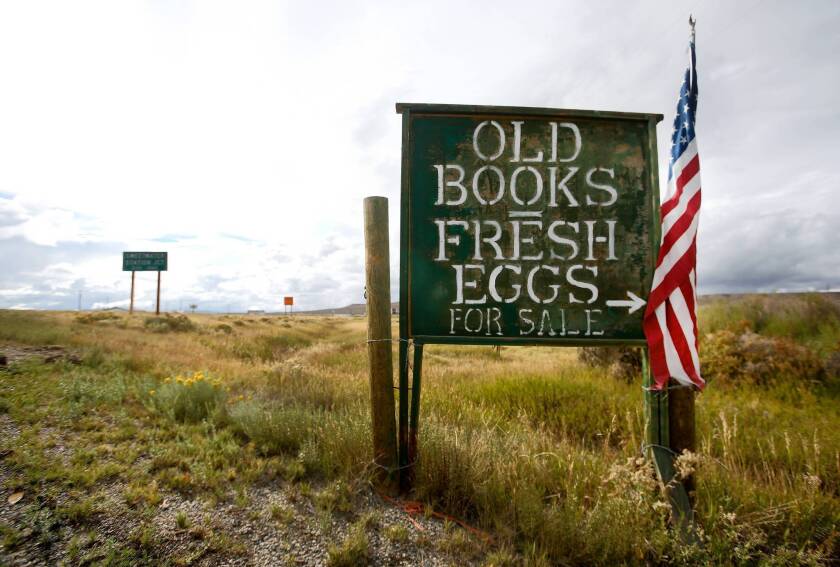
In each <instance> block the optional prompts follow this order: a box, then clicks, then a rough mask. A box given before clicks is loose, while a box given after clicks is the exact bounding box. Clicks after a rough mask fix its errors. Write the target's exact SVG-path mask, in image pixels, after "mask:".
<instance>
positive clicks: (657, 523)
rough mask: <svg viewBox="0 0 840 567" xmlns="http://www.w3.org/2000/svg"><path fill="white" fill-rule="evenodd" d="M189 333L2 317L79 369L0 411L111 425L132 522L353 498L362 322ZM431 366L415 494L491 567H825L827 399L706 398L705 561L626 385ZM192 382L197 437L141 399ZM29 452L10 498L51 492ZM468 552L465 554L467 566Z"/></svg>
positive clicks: (360, 430) (354, 552) (361, 425)
mask: <svg viewBox="0 0 840 567" xmlns="http://www.w3.org/2000/svg"><path fill="white" fill-rule="evenodd" d="M707 309H710V311H709V313H710V315H709V317H710V320H713V323H714V324H713V325H710V324H706V325H705V326H706V328H709V327H714V328H713V329H711V330H715V331H721V330H726V329H729V326H727V325H729V323H726V324H724V323H721V322H720V321H722V319H721V317H722V316H721V315H720V311H719V310H718V311H715V309H718V308H717V307H711V308H707ZM744 309H745V310H746V311H748V310H749V309H752V308H751V307H750V308H744ZM808 309H810V307H809V308H807V309H805V308H803V309H798V308H796V309H793V308H792V309H791V310H789V311H790V312H793V313H800V312H801V313H806V314H807V313H811V311H809V310H808ZM730 311H731V309H730ZM704 313H705V312H704ZM703 317H704V315H703V314H701V321H702V320H703ZM715 317H717V319H714V318H715ZM821 317H822V319H825V318H826V317H825V316H824V314H823V315H822V316H821ZM189 319H190V323H191V325H192V326H193V328H192V329H191V330H187V331H185V332H156V331H159V329H150V328H147V327H146V326H145V325H144V323H143V318H142V317H134V318H129V317H127V316H125V315H120V316H118V317H117V318H101V319H97V318H92V317H87V318H85V319H83V320H79V319H78V318H77V317H76V316H74V315H72V314H67V313H50V314H40V313H37V314H36V313H31V314H19V313H11V312H0V341H2V340H7V341H8V340H14V341H18V342H29V343H36V344H37V343H44V342H58V343H62V344H69V345H72V346H74V347H76V348H78V349H80V350H82V351H83V352H84V353H85V356H84V360H85V362H84V364H83V365H82V366H81V367H80V368H63V367H62V368H57V367H47V366H43V365H40V366H39V365H34V366H31V367H25V368H24V367H21V368H20V369H18V372H19V373H18V374H15V375H13V376H12V377H11V381H10V382H9V381H7V382H6V384H18V385H22V384H23V383H24V377H25V383H26V384H27V388H26V390H23V389H22V388H15V389H10V387H8V386H3V388H2V389H0V403H3V404H5V405H4V406H3V407H6V408H8V411H9V412H10V414H11V416H12V417H13V418H14V419H15V420H18V421H20V422H21V423H23V424H24V426H25V427H26V426H29V427H40V426H42V424H41V423H40V422H39V421H38V419H39V418H46V419H47V422H51V423H52V424H53V426H54V427H55V428H57V429H61V428H62V427H63V428H74V429H79V428H82V429H83V426H84V424H85V421H84V420H85V419H89V420H93V421H94V422H95V419H100V418H107V419H109V420H111V421H112V422H116V423H117V424H118V425H117V426H116V427H114V428H113V431H110V432H109V433H108V443H109V444H111V445H113V446H115V447H116V448H117V449H118V450H122V451H125V455H123V457H124V458H122V460H117V461H118V462H119V463H121V465H120V466H121V467H122V468H121V469H120V470H121V471H123V472H122V474H124V475H126V476H127V477H128V479H129V480H130V482H131V483H132V484H131V486H133V487H135V488H133V489H132V491H131V492H129V493H127V494H126V498H129V499H130V501H131V502H132V503H137V505H138V506H142V505H150V506H153V505H155V504H154V501H155V499H154V498H152V497H150V496H148V495H146V494H144V493H143V492H142V491H140V490H139V488H137V487H142V486H148V485H151V483H153V482H154V483H155V484H154V486H155V487H157V486H160V487H161V488H166V489H175V490H179V491H183V492H186V493H202V492H206V493H209V494H214V495H216V496H217V497H221V495H222V494H223V491H222V490H221V487H222V486H225V487H227V486H230V484H231V483H233V484H234V485H236V484H237V483H239V484H242V485H246V484H249V483H253V482H261V481H265V480H266V479H271V478H274V477H280V478H285V479H289V480H295V481H298V480H301V479H315V480H328V481H333V480H336V479H344V482H345V483H349V484H354V485H355V484H356V483H358V479H359V478H360V477H361V478H366V475H368V474H369V473H370V466H369V462H370V447H369V438H370V432H369V414H368V408H367V400H368V393H367V355H366V347H365V341H364V337H365V321H364V319H359V318H314V317H294V318H280V317H276V318H268V317H261V318H257V317H230V316H221V317H216V316H209V315H192V316H190V317H189ZM727 321H729V320H727ZM740 321H741V320H740V319H738V321H736V323H732V324H738V325H740V324H741V323H740ZM762 324H764V325H765V326H764V327H763V329H765V330H766V329H768V328H769V329H775V330H774V331H773V333H770V334H772V335H773V336H776V334H777V333H778V329H781V328H784V325H783V324H782V323H778V322H777V323H772V322H771V321H768V320H766V318H765V320H763V323H762ZM832 324H833V323H831V322H830V321H829V323H826V324H824V325H823V326H822V327H820V330H819V337H820V338H819V340H817V341H816V342H815V340H814V339H813V338H812V337H808V336H805V337H803V336H799V335H796V336H795V337H794V338H796V340H797V341H799V342H800V343H801V344H802V345H803V348H811V347H813V345H823V344H825V342H826V341H827V340H828V339H826V338H825V337H827V336H829V335H828V334H827V333H829V332H830V328H831V325H832ZM223 326H224V327H223ZM754 326H755V324H754V323H753V324H752V326H751V327H750V328H751V329H752V330H754V331H756V332H759V331H761V329H755V328H753V327H754ZM801 327H802V325H799V324H797V326H796V328H797V329H800V328H801ZM826 328H828V329H829V331H826V330H825V329H826ZM797 332H799V331H797ZM395 336H396V333H395ZM808 345H810V346H808ZM814 348H816V347H814ZM820 348H822V347H820ZM426 352H427V356H426V360H425V362H424V392H423V400H422V419H421V430H420V450H421V458H422V463H421V465H420V467H419V468H418V471H417V484H416V491H415V494H414V497H415V498H418V499H420V500H423V501H424V502H425V503H426V504H427V505H429V506H431V507H432V508H433V509H435V510H439V511H442V512H444V513H447V514H451V515H454V516H456V517H458V518H462V519H465V520H467V521H469V522H471V523H472V524H474V525H476V526H477V527H479V528H481V529H484V530H487V531H489V532H491V533H492V534H493V535H494V537H495V541H496V544H497V545H498V546H499V547H498V550H497V552H496V554H495V555H493V556H491V559H492V561H493V562H499V563H506V562H508V561H509V560H510V553H511V550H515V551H516V552H517V553H518V554H519V555H520V556H521V557H522V558H524V559H525V560H526V561H528V562H530V563H532V564H551V563H566V564H578V563H599V564H606V563H609V564H613V563H628V562H629V563H634V562H650V563H660V562H663V563H704V562H705V563H719V562H732V563H742V562H744V563H756V562H758V563H760V562H776V563H783V564H784V563H791V562H814V563H820V562H827V561H830V560H831V559H832V558H835V559H836V558H837V554H838V547H837V546H838V535H837V534H838V526H839V525H840V453H838V451H840V404H838V401H840V393H838V389H837V388H836V387H835V385H833V383H824V384H822V385H821V386H820V387H818V388H815V387H813V386H810V387H807V388H806V387H802V385H800V384H798V383H797V382H796V380H795V377H785V380H783V381H781V383H779V384H775V385H774V386H773V387H769V388H755V387H747V386H746V385H740V384H737V383H735V384H730V385H729V386H728V387H727V388H716V387H715V386H714V384H713V385H712V386H710V387H709V389H708V390H707V392H706V393H704V394H703V395H702V396H700V397H699V399H698V403H697V413H698V416H697V421H698V433H699V453H698V455H697V456H696V457H695V458H693V459H692V460H691V462H686V463H684V465H685V466H686V467H688V466H690V467H693V468H696V470H697V480H698V484H697V497H696V498H697V500H696V501H697V511H698V516H699V521H700V524H701V526H702V528H703V532H702V543H703V545H702V546H698V547H689V548H686V547H683V546H680V545H679V544H678V543H677V541H676V540H675V538H674V537H672V535H671V534H670V533H669V530H668V528H667V507H666V506H664V504H663V503H662V496H661V494H660V492H659V490H658V488H657V487H656V485H655V483H654V482H653V477H652V474H651V471H650V468H649V466H648V465H647V463H645V462H644V461H643V460H640V459H638V455H639V449H640V446H641V443H642V431H643V425H644V423H643V415H642V395H641V391H640V388H639V386H640V384H639V383H638V381H637V382H636V383H631V384H628V383H625V382H621V381H616V380H611V379H608V378H606V377H604V376H601V375H600V374H599V371H598V370H595V369H591V368H588V367H586V366H584V365H582V364H581V363H580V362H578V360H577V356H576V353H575V351H574V350H573V349H547V348H533V347H523V348H506V349H503V350H502V352H501V354H500V355H499V354H498V353H496V352H494V351H492V350H491V349H490V348H486V347H444V346H429V347H427V348H426ZM818 352H819V353H820V355H821V356H822V355H824V353H823V351H818ZM197 371H201V372H203V373H205V374H206V375H209V376H212V377H213V378H216V379H219V380H220V381H221V388H223V389H224V392H225V397H226V401H225V400H219V401H218V402H217V403H216V405H218V406H219V408H221V411H212V412H210V411H208V412H206V413H205V414H203V415H202V416H201V418H204V420H203V421H201V418H199V419H198V420H178V419H171V418H170V417H168V415H167V412H165V411H156V407H155V405H154V403H153V402H152V401H151V399H150V397H151V396H152V395H150V394H149V390H156V394H155V395H157V394H158V393H159V392H160V388H162V387H164V386H165V385H166V383H165V379H166V378H169V377H172V376H175V375H178V374H181V373H189V374H190V375H192V373H194V372H197ZM18 380H19V382H16V381H18ZM68 393H69V394H70V395H68ZM48 412H51V414H50V415H49V416H47V414H48ZM63 416H67V417H66V418H65V417H63ZM70 416H75V419H76V420H77V421H76V423H74V424H72V425H71V424H70V421H69V420H70V419H71V417H70ZM80 416H81V417H82V421H79V417H80ZM120 416H126V419H125V422H124V424H123V425H119V424H121V423H123V421H121V419H122V418H121V417H120ZM138 420H139V422H140V423H142V424H144V425H143V426H142V428H138V426H137V425H136V423H137V421H138ZM181 421H184V423H182V422H181ZM192 421H195V422H192ZM132 423H133V424H134V425H133V426H132V425H131V424H132ZM131 427H133V429H131ZM122 428H125V430H122ZM121 430H122V433H121V434H120V431H121ZM100 437H101V436H100ZM100 437H97V436H95V435H92V434H89V433H83V434H79V435H77V437H76V439H75V441H74V442H76V443H78V445H79V447H80V448H84V447H86V446H88V445H89V444H91V443H93V444H94V445H95V443H101V442H102V440H101V438H100ZM121 438H124V440H123V441H120V439H121ZM31 439H32V443H31V446H29V445H27V447H28V448H27V449H26V450H25V451H23V450H21V451H18V452H17V453H15V456H14V458H13V461H14V464H15V466H19V467H20V470H21V471H24V472H22V473H21V475H20V478H19V480H18V482H20V483H21V484H25V483H27V482H41V481H43V480H44V477H45V476H47V475H49V474H50V473H49V471H50V470H51V467H52V466H54V465H51V464H50V463H49V462H48V460H46V457H44V456H43V451H42V449H43V448H42V447H40V445H39V444H38V443H39V442H36V441H35V439H37V435H36V436H33V437H31ZM129 440H130V441H129ZM86 444H88V445H86ZM131 447H133V449H131ZM0 448H2V447H0ZM132 450H133V451H134V453H131V451H132ZM39 451H40V452H39ZM138 452H143V453H147V454H150V455H151V466H150V467H148V469H139V468H137V467H135V466H134V465H133V463H134V461H133V460H132V458H136V455H137V453H138ZM26 471H29V472H26ZM45 471H46V472H45ZM56 474H58V473H56ZM99 474H100V475H104V476H105V478H107V474H112V473H110V472H109V471H107V470H106V471H99ZM79 476H80V478H79V479H78V480H79V482H83V483H84V482H87V483H88V484H89V485H90V483H93V484H96V483H97V482H100V480H99V478H98V477H97V478H86V477H84V475H82V473H81V472H80V473H79ZM349 484H345V485H344V486H348V485H349ZM318 494H319V495H320V494H321V493H318ZM319 498H321V496H319ZM322 499H323V498H322ZM363 536H364V531H363V530H362V531H358V532H354V533H353V536H352V537H349V538H348V540H347V542H345V543H344V545H343V546H340V547H336V548H335V549H333V550H332V552H331V561H332V562H333V563H334V564H342V562H343V561H344V560H345V559H346V560H352V559H353V558H355V557H364V556H365V552H366V548H367V547H366V541H365V540H364V537H363ZM459 537H460V536H459ZM453 546H454V544H453ZM455 547H457V546H455ZM467 547H470V550H469V551H468V552H466V551H465V552H464V554H465V557H466V556H471V554H472V553H473V552H474V548H473V547H472V546H467Z"/></svg>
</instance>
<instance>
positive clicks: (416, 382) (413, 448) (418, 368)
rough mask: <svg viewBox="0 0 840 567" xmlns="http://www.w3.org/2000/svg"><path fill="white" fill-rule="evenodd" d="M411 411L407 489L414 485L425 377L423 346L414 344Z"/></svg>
mask: <svg viewBox="0 0 840 567" xmlns="http://www.w3.org/2000/svg"><path fill="white" fill-rule="evenodd" d="M411 370H412V374H411V410H410V414H409V418H408V419H409V421H408V464H409V468H408V469H407V472H408V474H407V475H406V477H407V478H408V481H407V483H406V484H407V486H406V487H405V488H406V489H410V488H411V486H412V485H413V484H414V465H415V464H416V463H417V430H418V428H419V425H418V424H419V423H420V377H421V376H422V375H423V344H422V343H414V363H413V364H412V366H411Z"/></svg>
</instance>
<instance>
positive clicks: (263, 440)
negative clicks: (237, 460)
mask: <svg viewBox="0 0 840 567" xmlns="http://www.w3.org/2000/svg"><path fill="white" fill-rule="evenodd" d="M316 417H317V416H316V415H315V414H313V413H312V412H310V411H306V410H305V409H303V408H299V407H275V408H266V407H263V406H261V405H259V404H257V403H255V402H251V401H247V402H240V403H238V404H236V405H234V406H233V407H232V408H231V409H230V412H229V419H230V423H231V426H232V428H233V430H234V432H235V433H236V434H237V435H239V436H240V437H243V438H245V439H247V440H248V441H251V442H252V443H253V444H254V446H255V447H256V449H257V451H258V452H259V453H260V454H262V455H266V456H269V455H290V454H296V453H297V452H298V451H299V450H300V448H301V445H302V444H303V442H304V441H305V440H306V439H307V438H308V437H309V436H310V432H311V431H312V429H313V427H314V425H315V419H316Z"/></svg>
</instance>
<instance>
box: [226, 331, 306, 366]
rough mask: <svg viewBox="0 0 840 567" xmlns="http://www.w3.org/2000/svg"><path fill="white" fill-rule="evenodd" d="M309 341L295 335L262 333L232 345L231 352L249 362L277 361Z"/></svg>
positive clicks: (304, 345)
mask: <svg viewBox="0 0 840 567" xmlns="http://www.w3.org/2000/svg"><path fill="white" fill-rule="evenodd" d="M310 344H312V343H311V341H309V340H308V339H305V338H303V337H298V336H295V335H263V336H259V337H256V338H255V339H248V340H241V341H238V342H237V343H236V344H235V345H233V354H234V355H235V356H236V357H238V358H241V359H242V360H247V361H249V362H277V361H280V360H282V359H283V358H284V357H285V356H286V355H287V354H289V353H290V352H292V351H294V350H296V349H299V348H303V347H307V346H309V345H310Z"/></svg>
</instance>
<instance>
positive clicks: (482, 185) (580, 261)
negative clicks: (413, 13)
mask: <svg viewBox="0 0 840 567" xmlns="http://www.w3.org/2000/svg"><path fill="white" fill-rule="evenodd" d="M397 112H399V113H401V114H402V119H403V142H402V143H403V149H402V151H403V158H402V203H401V214H402V222H401V230H402V234H401V254H400V317H401V319H400V327H401V328H400V336H401V337H403V338H413V339H414V340H415V341H417V342H426V343H462V344H481V343H488V344H510V343H513V344H516V343H521V344H569V345H575V344H592V343H595V344H618V343H627V344H639V345H641V344H644V343H645V337H644V333H643V331H642V317H643V314H644V305H645V300H646V298H647V295H648V292H649V290H650V285H651V279H652V276H653V270H654V267H655V260H656V251H657V247H658V243H659V232H658V231H659V229H658V207H659V196H658V187H659V182H658V172H657V167H656V156H657V153H656V124H657V122H659V121H660V120H661V119H662V116H661V115H658V114H632V113H616V112H597V111H577V110H575V111H570V110H556V109H542V108H511V107H476V106H455V105H426V104H398V105H397Z"/></svg>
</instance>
